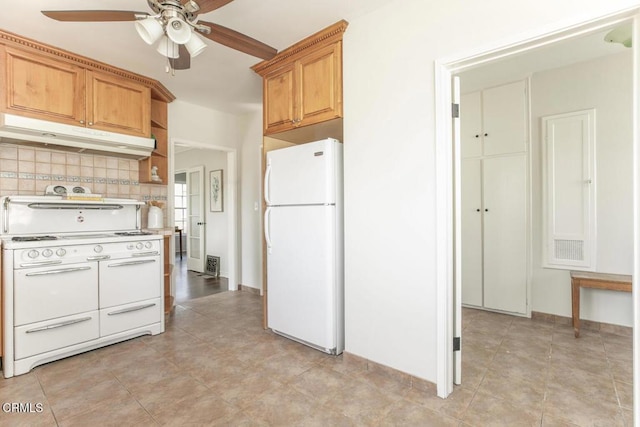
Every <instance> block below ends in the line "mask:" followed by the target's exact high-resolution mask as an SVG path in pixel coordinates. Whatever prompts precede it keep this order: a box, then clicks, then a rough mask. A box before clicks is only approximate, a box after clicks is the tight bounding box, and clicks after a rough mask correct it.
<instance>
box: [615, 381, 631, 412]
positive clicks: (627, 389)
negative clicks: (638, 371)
mask: <svg viewBox="0 0 640 427" xmlns="http://www.w3.org/2000/svg"><path fill="white" fill-rule="evenodd" d="M615 385H616V392H617V393H618V400H619V402H620V406H621V407H622V408H623V409H633V384H628V383H624V382H620V381H616V382H615Z"/></svg>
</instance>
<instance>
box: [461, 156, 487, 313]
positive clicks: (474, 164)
mask: <svg viewBox="0 0 640 427" xmlns="http://www.w3.org/2000/svg"><path fill="white" fill-rule="evenodd" d="M481 164H482V160H479V159H464V160H462V168H461V169H462V170H461V175H462V179H461V184H462V188H461V193H462V202H461V205H462V206H461V210H460V211H461V222H462V236H461V237H462V242H461V246H462V304H464V305H473V306H478V307H482V169H481Z"/></svg>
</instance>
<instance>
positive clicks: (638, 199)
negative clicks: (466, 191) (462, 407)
mask: <svg viewBox="0 0 640 427" xmlns="http://www.w3.org/2000/svg"><path fill="white" fill-rule="evenodd" d="M628 21H632V22H633V38H634V40H636V41H639V42H636V43H634V44H633V48H632V49H633V88H634V91H633V92H634V98H633V152H634V155H633V167H634V174H633V194H634V201H633V210H634V215H633V216H634V226H633V228H634V230H633V240H634V253H635V254H639V253H640V218H639V216H640V140H639V139H640V118H639V117H638V114H639V105H640V95H639V94H638V90H639V89H640V86H639V84H640V77H639V76H638V71H639V63H638V61H639V59H640V55H639V53H640V8H639V7H633V8H630V9H626V10H623V11H620V12H617V13H613V14H609V15H604V16H603V15H599V16H594V17H592V18H591V19H589V20H579V21H575V22H573V23H570V24H567V23H565V24H564V25H560V26H555V27H547V28H542V29H540V30H539V31H536V32H535V33H533V34H528V35H527V34H525V35H520V36H515V37H513V38H510V39H507V40H506V41H505V40H503V41H501V42H499V43H497V44H495V45H493V46H489V47H484V48H478V49H476V50H474V51H472V52H470V53H466V54H463V55H459V56H454V57H449V58H442V59H438V60H436V61H435V64H434V65H435V70H434V71H435V119H436V120H435V139H436V147H435V149H436V162H435V164H436V184H437V185H436V204H437V206H439V207H440V208H439V209H438V210H437V212H436V223H437V227H436V230H437V234H436V254H437V259H436V290H437V294H436V295H437V296H436V298H437V303H436V307H438V311H437V317H436V318H437V336H436V339H437V355H436V361H437V379H436V385H437V394H438V396H439V397H441V398H446V397H447V396H448V395H449V394H450V393H451V392H452V391H453V381H454V358H453V353H454V352H453V345H452V342H453V337H454V327H455V326H456V325H455V322H454V314H455V312H456V310H459V309H460V307H459V306H457V302H456V299H455V296H456V295H455V292H454V287H455V286H454V276H455V275H454V271H456V269H457V268H459V264H460V257H459V251H457V250H456V244H455V236H457V235H458V234H459V231H460V221H459V218H458V217H456V216H455V205H454V202H455V200H458V199H457V198H458V197H459V194H458V190H457V189H456V188H455V187H454V184H455V183H456V182H459V179H460V176H459V175H460V172H459V169H458V170H454V164H455V162H459V157H460V147H454V144H453V143H452V142H453V141H454V139H453V126H454V124H453V118H452V114H451V104H452V77H453V76H454V75H455V74H458V73H460V72H462V71H465V70H469V69H471V68H474V67H477V66H480V65H485V64H487V63H489V62H492V61H495V60H498V59H502V58H505V57H508V56H512V55H515V54H520V53H523V52H527V51H530V50H533V49H536V48H540V47H544V46H548V45H552V44H554V43H557V42H560V41H564V40H568V39H572V38H576V37H579V36H583V35H586V34H589V33H592V32H596V31H599V30H603V29H605V28H606V27H610V26H612V25H616V24H620V23H622V22H628ZM633 274H634V276H635V277H640V260H638V257H637V256H634V265H633ZM458 301H459V299H458ZM633 309H634V310H633V311H634V314H633V318H634V324H640V323H639V322H640V292H634V294H633ZM633 338H634V350H633V356H634V357H633V365H634V370H633V372H634V378H633V380H634V381H633V388H634V405H633V406H634V417H635V421H636V423H637V424H639V425H640V371H639V369H640V345H638V343H640V328H634V330H633Z"/></svg>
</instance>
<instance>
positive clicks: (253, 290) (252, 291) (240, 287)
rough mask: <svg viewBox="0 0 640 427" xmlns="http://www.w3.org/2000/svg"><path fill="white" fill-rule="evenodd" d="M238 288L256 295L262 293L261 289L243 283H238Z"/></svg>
mask: <svg viewBox="0 0 640 427" xmlns="http://www.w3.org/2000/svg"><path fill="white" fill-rule="evenodd" d="M238 290H239V291H243V292H249V293H251V294H254V295H260V289H258V288H254V287H251V286H247V285H242V284H240V285H238Z"/></svg>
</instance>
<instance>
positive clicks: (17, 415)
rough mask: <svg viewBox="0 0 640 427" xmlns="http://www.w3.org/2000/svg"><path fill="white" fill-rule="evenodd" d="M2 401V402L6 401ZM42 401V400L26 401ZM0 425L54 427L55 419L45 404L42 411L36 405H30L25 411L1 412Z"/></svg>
mask: <svg viewBox="0 0 640 427" xmlns="http://www.w3.org/2000/svg"><path fill="white" fill-rule="evenodd" d="M6 402H7V401H3V402H2V403H6ZM27 403H33V404H35V403H42V402H27ZM0 425H3V426H8V427H9V426H10V427H56V426H57V425H58V424H57V423H56V419H55V418H54V416H53V413H52V412H51V409H50V408H49V407H48V406H47V405H43V408H42V412H38V407H36V406H34V405H31V406H30V407H29V409H27V412H19V411H16V412H4V411H3V412H2V413H1V414H0Z"/></svg>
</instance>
